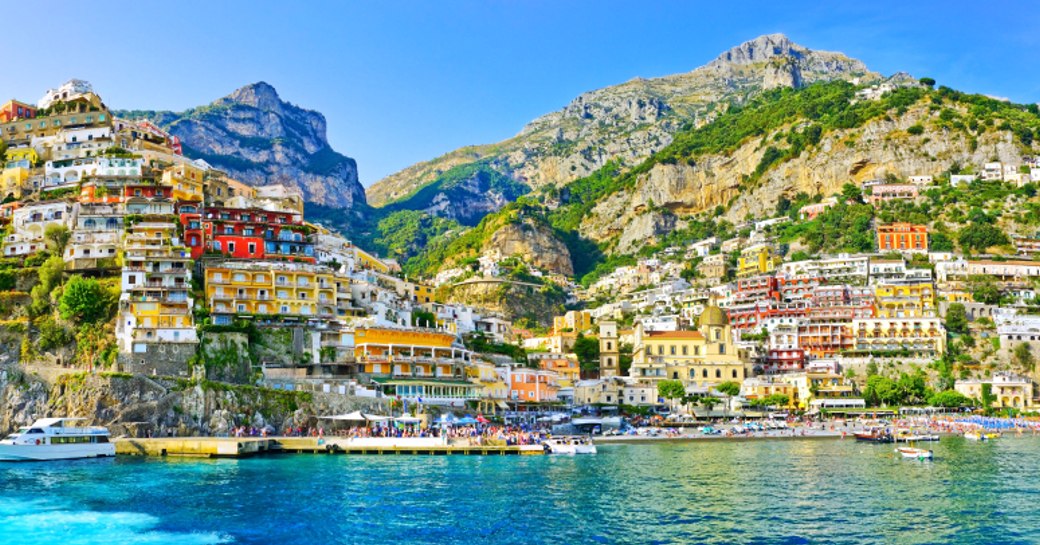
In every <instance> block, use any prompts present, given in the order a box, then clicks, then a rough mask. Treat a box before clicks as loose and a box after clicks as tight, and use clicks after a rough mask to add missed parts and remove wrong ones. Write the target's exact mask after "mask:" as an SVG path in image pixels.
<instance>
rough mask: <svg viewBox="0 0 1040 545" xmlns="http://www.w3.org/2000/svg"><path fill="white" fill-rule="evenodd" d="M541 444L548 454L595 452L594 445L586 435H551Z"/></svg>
mask: <svg viewBox="0 0 1040 545" xmlns="http://www.w3.org/2000/svg"><path fill="white" fill-rule="evenodd" d="M542 446H543V447H544V448H545V450H546V452H548V453H549V454H596V445H595V444H593V442H592V439H590V438H588V437H580V436H578V437H553V438H552V439H546V440H545V441H543V442H542Z"/></svg>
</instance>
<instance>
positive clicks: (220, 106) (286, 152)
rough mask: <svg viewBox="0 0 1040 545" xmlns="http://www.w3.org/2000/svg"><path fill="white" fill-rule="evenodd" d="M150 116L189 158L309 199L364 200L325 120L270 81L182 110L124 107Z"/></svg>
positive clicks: (354, 169) (348, 203)
mask: <svg viewBox="0 0 1040 545" xmlns="http://www.w3.org/2000/svg"><path fill="white" fill-rule="evenodd" d="M119 114H120V115H127V116H130V117H144V118H148V119H151V120H153V121H155V122H156V123H158V124H159V125H160V126H162V127H163V128H165V129H166V130H168V131H169V132H170V133H171V134H173V135H175V136H177V137H179V138H180V139H181V142H182V144H183V146H184V153H185V155H187V156H189V157H192V158H200V159H204V160H206V161H207V162H209V163H210V164H212V165H213V166H215V167H217V168H220V169H222V170H225V171H227V172H228V174H230V175H231V176H232V177H234V178H236V179H239V180H241V181H243V182H246V183H248V184H251V185H264V184H273V183H281V184H286V185H289V186H294V187H298V188H300V189H301V190H302V191H303V194H304V198H305V199H306V200H307V201H309V202H314V203H318V204H324V205H329V206H340V207H350V206H353V205H354V204H364V202H365V193H364V188H363V187H362V186H361V184H360V183H359V182H358V174H357V163H355V162H354V160H353V159H351V158H350V157H347V156H345V155H342V154H340V153H338V152H336V151H335V150H333V149H332V148H331V147H330V146H329V143H328V140H327V139H326V136H325V117H324V116H323V115H321V114H320V113H318V112H315V111H313V110H306V109H303V108H300V107H299V106H295V105H293V104H290V103H288V102H285V101H283V100H282V99H281V98H280V97H279V96H278V93H277V91H275V89H274V87H272V86H271V85H269V84H267V83H264V82H260V83H254V84H252V85H247V86H245V87H242V88H241V89H238V90H237V91H235V92H233V93H231V94H230V95H228V96H226V97H224V98H221V99H219V100H217V101H215V102H213V103H212V104H210V105H208V106H202V107H198V108H193V109H191V110H187V111H184V112H177V113H175V112H140V111H135V112H120V113H119Z"/></svg>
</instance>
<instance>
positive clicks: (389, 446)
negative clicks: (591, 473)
mask: <svg viewBox="0 0 1040 545" xmlns="http://www.w3.org/2000/svg"><path fill="white" fill-rule="evenodd" d="M114 443H115V445H116V454H117V455H126V456H159V457H161V456H180V457H193V458H245V457H249V456H256V455H261V454H278V453H287V454H363V455H415V454H423V455H432V456H451V455H470V456H526V455H539V454H544V453H545V451H544V449H543V448H542V446H541V445H495V444H487V445H470V444H457V443H456V444H445V443H444V442H443V441H440V440H429V439H427V440H423V439H419V438H415V439H393V438H385V439H382V438H381V439H375V438H365V439H362V440H358V439H346V438H336V437H331V438H325V439H319V438H317V437H264V438H260V437H156V438H147V439H130V438H120V439H115V440H114Z"/></svg>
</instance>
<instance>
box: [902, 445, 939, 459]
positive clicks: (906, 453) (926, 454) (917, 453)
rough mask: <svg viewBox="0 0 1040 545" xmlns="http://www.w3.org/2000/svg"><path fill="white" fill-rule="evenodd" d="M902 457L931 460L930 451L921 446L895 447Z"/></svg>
mask: <svg viewBox="0 0 1040 545" xmlns="http://www.w3.org/2000/svg"><path fill="white" fill-rule="evenodd" d="M896 452H898V453H899V455H900V456H902V457H903V458H914V459H917V460H931V459H932V451H930V450H927V449H923V448H914V447H899V448H897V449H896Z"/></svg>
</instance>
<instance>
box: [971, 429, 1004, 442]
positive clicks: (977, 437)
mask: <svg viewBox="0 0 1040 545" xmlns="http://www.w3.org/2000/svg"><path fill="white" fill-rule="evenodd" d="M999 437H1000V432H999V431H991V432H987V431H981V430H972V431H969V432H965V433H964V438H965V439H967V440H969V441H992V440H993V439H998V438H999Z"/></svg>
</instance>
